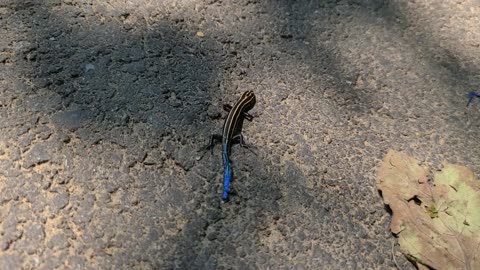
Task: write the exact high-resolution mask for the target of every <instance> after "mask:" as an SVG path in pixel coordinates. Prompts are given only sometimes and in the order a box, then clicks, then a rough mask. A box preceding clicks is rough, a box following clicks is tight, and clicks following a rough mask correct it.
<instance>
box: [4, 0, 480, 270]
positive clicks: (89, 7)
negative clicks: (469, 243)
mask: <svg viewBox="0 0 480 270" xmlns="http://www.w3.org/2000/svg"><path fill="white" fill-rule="evenodd" d="M479 13H480V3H479V2H478V1H475V0H465V1H394V0H392V1H384V0H369V1H359V0H342V1H309V0H305V1H286V0H283V1H282V0H280V1H273V0H269V1H258V0H206V1H200V0H196V1H195V0H168V1H147V0H138V1H117V0H110V1H93V0H38V1H33V0H24V1H14V0H5V1H0V36H1V37H2V38H1V40H0V120H1V121H0V263H1V265H0V266H1V267H0V268H3V269H20V268H24V269H54V268H56V267H60V268H64V269H110V268H114V269H320V268H321V269H393V268H395V264H394V261H393V259H392V243H393V242H394V241H395V239H394V238H393V237H392V235H391V234H390V232H389V230H388V224H389V221H390V216H389V214H388V213H387V212H386V211H385V209H384V206H383V203H382V200H381V198H380V196H379V195H378V193H377V191H376V188H375V171H376V167H377V165H378V164H379V162H380V160H381V159H382V158H383V156H384V155H385V153H386V150H387V149H388V148H394V149H397V150H403V151H406V152H408V153H409V154H411V155H413V156H415V157H416V158H421V159H423V162H425V163H427V164H428V165H430V166H434V167H435V166H440V165H439V164H440V161H442V160H443V159H446V158H448V161H449V162H451V163H459V164H465V165H466V166H467V167H469V168H472V169H473V171H475V172H477V173H478V172H480V148H479V147H480V146H479V144H478V143H477V142H478V138H480V128H479V127H480V117H479V115H480V114H479V111H480V104H479V103H478V102H477V101H475V102H474V103H472V104H471V105H470V107H469V108H468V109H467V108H466V107H465V105H466V93H467V92H468V91H470V90H472V89H474V88H476V87H478V85H479V81H480V75H479V74H480V72H479V69H480V28H478V24H479V21H478V14H479ZM247 89H249V90H254V91H255V93H256V95H257V105H256V107H255V108H254V110H253V111H252V113H253V114H254V116H257V118H256V119H254V121H253V122H251V123H250V122H249V123H246V125H245V127H244V133H245V135H246V138H247V140H248V142H249V143H250V144H253V145H255V146H256V147H257V148H258V155H257V156H255V155H253V154H251V153H250V152H249V151H247V150H244V149H241V148H239V147H234V151H233V153H232V160H233V162H234V163H233V166H234V173H235V181H234V182H233V187H234V189H235V190H236V194H235V195H232V196H231V199H232V200H231V202H229V203H228V204H221V203H220V190H221V165H220V162H221V158H220V154H219V151H220V150H219V147H217V148H216V149H215V155H209V154H207V155H205V157H204V158H203V159H201V160H198V158H197V157H198V156H199V155H198V154H197V153H196V151H197V149H199V148H200V146H201V145H202V144H204V143H206V141H207V140H208V137H209V135H210V134H211V133H212V130H220V129H221V125H222V119H221V117H220V115H221V114H222V113H223V112H222V109H221V108H222V106H221V105H222V103H227V102H228V103H231V102H232V101H233V100H235V98H236V97H238V96H239V95H240V94H241V93H242V92H243V91H244V90H247ZM393 255H395V257H396V261H397V263H398V264H399V266H400V267H401V268H402V269H412V267H413V266H412V265H411V264H410V263H409V262H408V261H407V260H406V259H405V258H403V257H402V256H401V255H400V253H399V252H398V250H395V251H394V254H393Z"/></svg>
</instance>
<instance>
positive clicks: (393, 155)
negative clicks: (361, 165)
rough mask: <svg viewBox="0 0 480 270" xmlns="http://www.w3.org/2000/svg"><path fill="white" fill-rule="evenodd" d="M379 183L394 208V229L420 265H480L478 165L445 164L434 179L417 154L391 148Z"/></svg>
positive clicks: (404, 248)
mask: <svg viewBox="0 0 480 270" xmlns="http://www.w3.org/2000/svg"><path fill="white" fill-rule="evenodd" d="M377 187H378V189H379V190H380V191H381V192H382V196H383V199H384V202H385V204H387V205H389V207H390V208H391V209H392V212H393V217H392V222H391V224H390V230H391V231H392V232H393V233H394V234H396V235H397V236H398V238H399V244H400V249H401V251H402V252H403V253H404V254H405V255H406V256H407V257H409V258H410V259H411V260H412V261H414V262H416V263H417V265H418V266H428V267H431V268H434V269H480V182H479V181H478V180H476V179H475V176H474V174H473V172H472V171H470V170H469V169H468V168H466V167H463V166H459V165H452V164H445V166H444V168H443V169H442V171H440V172H436V173H435V174H434V176H433V180H432V181H429V179H428V169H427V168H424V167H422V166H420V165H419V162H418V161H417V160H415V159H414V158H412V157H410V156H408V155H406V154H404V153H401V152H396V151H393V150H390V151H389V152H388V154H387V156H386V157H385V159H384V160H383V162H382V164H381V166H380V169H379V171H378V177H377Z"/></svg>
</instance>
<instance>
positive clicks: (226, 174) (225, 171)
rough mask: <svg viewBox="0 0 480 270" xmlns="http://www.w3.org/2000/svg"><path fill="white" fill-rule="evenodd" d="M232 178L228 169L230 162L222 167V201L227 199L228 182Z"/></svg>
mask: <svg viewBox="0 0 480 270" xmlns="http://www.w3.org/2000/svg"><path fill="white" fill-rule="evenodd" d="M231 177H232V171H231V168H230V162H226V163H225V165H224V166H223V194H222V200H226V199H228V191H229V189H230V180H231Z"/></svg>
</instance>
